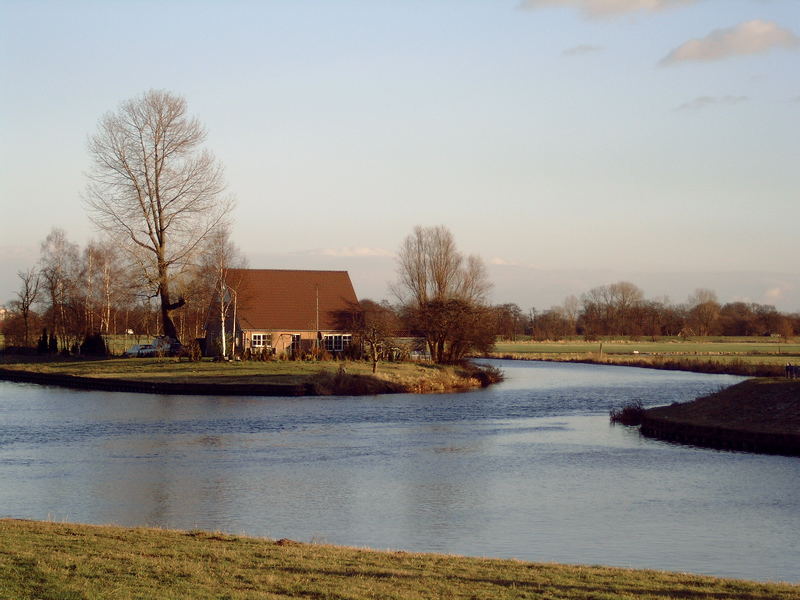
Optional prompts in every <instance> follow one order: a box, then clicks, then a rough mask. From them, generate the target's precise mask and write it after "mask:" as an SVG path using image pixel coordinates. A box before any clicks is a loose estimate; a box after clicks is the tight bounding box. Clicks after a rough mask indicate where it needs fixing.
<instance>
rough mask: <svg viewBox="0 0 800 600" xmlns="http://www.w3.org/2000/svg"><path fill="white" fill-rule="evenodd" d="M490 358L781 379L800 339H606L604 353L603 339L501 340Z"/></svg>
mask: <svg viewBox="0 0 800 600" xmlns="http://www.w3.org/2000/svg"><path fill="white" fill-rule="evenodd" d="M489 356H492V357H496V358H512V359H518V360H546V361H558V362H592V363H602V364H616V365H625V366H635V367H649V368H655V369H669V370H685V371H698V372H703V373H730V374H733V375H745V376H764V377H777V376H780V375H782V374H783V368H784V366H785V365H786V363H793V364H798V363H800V343H797V342H796V341H795V340H792V341H790V342H789V343H786V342H783V341H779V340H777V339H769V338H767V339H765V338H732V339H731V338H701V339H699V340H694V341H684V340H681V339H677V338H676V339H669V340H661V341H658V342H651V341H627V340H604V341H603V342H602V352H601V343H600V342H584V341H577V340H572V341H568V342H498V343H497V344H496V346H495V350H494V352H492V353H490V354H489Z"/></svg>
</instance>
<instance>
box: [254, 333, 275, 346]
mask: <svg viewBox="0 0 800 600" xmlns="http://www.w3.org/2000/svg"><path fill="white" fill-rule="evenodd" d="M250 347H251V348H271V347H272V335H271V334H269V333H254V334H252V335H251V336H250Z"/></svg>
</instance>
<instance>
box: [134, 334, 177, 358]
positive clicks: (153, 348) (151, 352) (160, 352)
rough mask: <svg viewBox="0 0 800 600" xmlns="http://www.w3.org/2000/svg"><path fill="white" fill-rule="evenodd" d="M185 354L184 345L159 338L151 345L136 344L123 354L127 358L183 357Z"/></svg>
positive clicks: (169, 339)
mask: <svg viewBox="0 0 800 600" xmlns="http://www.w3.org/2000/svg"><path fill="white" fill-rule="evenodd" d="M184 352H185V349H184V347H183V345H182V344H181V343H180V342H177V341H175V340H173V339H172V338H168V337H164V336H158V337H154V338H153V342H152V343H150V344H135V345H133V346H131V347H130V348H128V349H127V350H126V351H125V352H123V353H122V356H125V357H128V358H130V357H132V356H135V357H138V358H142V357H145V356H181V355H183V354H184Z"/></svg>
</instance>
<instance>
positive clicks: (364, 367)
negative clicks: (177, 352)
mask: <svg viewBox="0 0 800 600" xmlns="http://www.w3.org/2000/svg"><path fill="white" fill-rule="evenodd" d="M0 366H3V367H6V368H11V369H14V370H23V371H32V372H36V373H52V374H60V375H72V376H78V377H90V378H103V379H122V380H128V381H142V382H154V383H160V382H165V383H193V384H221V385H224V384H248V385H259V384H278V385H298V384H308V385H310V386H312V388H313V389H314V390H315V392H316V393H317V394H319V395H329V394H377V393H392V392H415V393H426V392H446V391H452V390H459V389H468V388H474V387H480V386H481V385H482V383H483V382H482V381H481V380H480V379H479V378H478V376H477V374H476V372H474V371H471V370H469V369H467V368H464V367H458V366H447V365H435V364H431V363H425V362H383V363H379V364H378V370H377V373H376V374H375V375H373V374H372V364H371V363H367V362H363V361H342V362H340V361H330V362H313V361H309V362H303V361H278V360H276V361H270V362H259V361H242V362H213V361H210V360H203V361H199V362H190V361H187V360H185V359H184V360H180V359H177V358H129V359H123V358H114V359H106V360H76V359H50V360H31V357H24V358H22V359H20V360H16V359H14V358H13V357H4V358H3V359H2V362H0ZM342 370H343V371H344V372H342Z"/></svg>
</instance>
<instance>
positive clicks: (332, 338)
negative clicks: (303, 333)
mask: <svg viewBox="0 0 800 600" xmlns="http://www.w3.org/2000/svg"><path fill="white" fill-rule="evenodd" d="M352 340H353V336H352V335H349V334H348V335H326V336H325V350H327V351H328V352H341V351H343V350H346V349H347V348H349V347H350V343H351V342H352Z"/></svg>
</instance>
